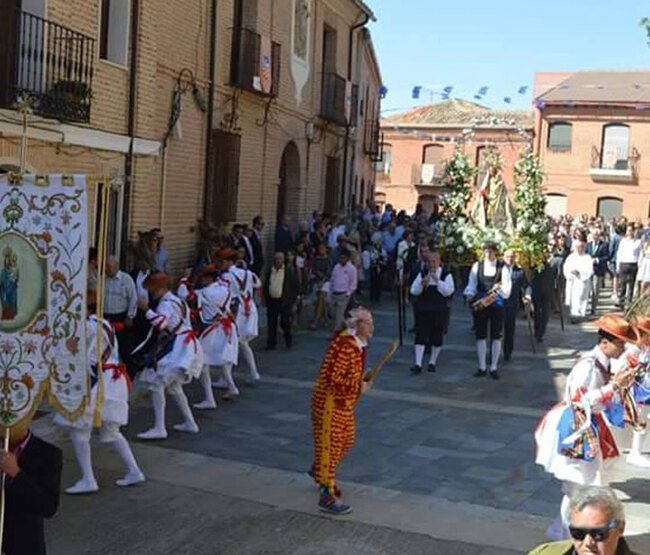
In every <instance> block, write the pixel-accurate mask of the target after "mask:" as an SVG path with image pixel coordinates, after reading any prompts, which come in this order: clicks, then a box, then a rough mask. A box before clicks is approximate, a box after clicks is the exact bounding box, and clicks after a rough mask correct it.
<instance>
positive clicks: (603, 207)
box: [598, 197, 623, 220]
mask: <svg viewBox="0 0 650 555" xmlns="http://www.w3.org/2000/svg"><path fill="white" fill-rule="evenodd" d="M622 215H623V201H622V200H621V199H620V198H616V197H598V216H600V217H602V218H604V219H606V220H609V219H611V218H620V217H621V216H622Z"/></svg>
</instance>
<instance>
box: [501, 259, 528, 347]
mask: <svg viewBox="0 0 650 555" xmlns="http://www.w3.org/2000/svg"><path fill="white" fill-rule="evenodd" d="M503 262H504V264H505V266H504V271H506V272H510V280H511V281H512V289H511V290H510V297H508V298H507V299H506V301H505V315H504V320H503V360H510V359H511V358H512V351H513V349H514V345H515V328H516V324H517V315H518V314H519V309H520V308H521V300H522V296H523V294H524V292H525V289H526V274H525V273H524V271H523V270H522V269H521V268H520V267H519V266H517V265H516V264H515V253H514V251H512V250H507V251H506V252H504V253H503Z"/></svg>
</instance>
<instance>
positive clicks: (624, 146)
mask: <svg viewBox="0 0 650 555" xmlns="http://www.w3.org/2000/svg"><path fill="white" fill-rule="evenodd" d="M629 154H630V128H629V127H628V126H627V125H623V124H622V123H610V124H608V125H606V126H605V127H603V148H602V151H601V158H600V167H601V168H603V169H607V170H627V169H628V167H629V165H628V158H629Z"/></svg>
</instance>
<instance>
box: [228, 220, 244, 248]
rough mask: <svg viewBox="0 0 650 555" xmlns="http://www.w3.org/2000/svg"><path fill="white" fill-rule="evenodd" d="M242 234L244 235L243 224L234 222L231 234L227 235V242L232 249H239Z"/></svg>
mask: <svg viewBox="0 0 650 555" xmlns="http://www.w3.org/2000/svg"><path fill="white" fill-rule="evenodd" d="M242 235H244V226H243V225H241V224H234V225H233V226H232V232H231V234H230V235H228V237H226V244H227V245H228V246H229V247H230V248H231V249H234V250H237V249H239V248H240V247H241V246H242V244H241V243H242Z"/></svg>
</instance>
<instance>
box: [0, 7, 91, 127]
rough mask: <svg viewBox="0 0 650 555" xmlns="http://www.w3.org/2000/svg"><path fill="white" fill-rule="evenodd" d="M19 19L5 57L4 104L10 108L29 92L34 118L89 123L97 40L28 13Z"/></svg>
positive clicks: (0, 90)
mask: <svg viewBox="0 0 650 555" xmlns="http://www.w3.org/2000/svg"><path fill="white" fill-rule="evenodd" d="M14 17H15V19H14V21H13V22H11V21H10V22H9V23H7V31H6V35H5V39H4V45H3V46H4V47H5V48H4V50H5V52H0V57H2V61H1V62H0V66H6V67H4V68H2V67H0V70H3V71H2V73H3V75H2V77H0V102H2V104H4V105H5V106H9V107H11V106H12V104H13V103H14V102H15V100H16V99H17V98H18V97H19V96H21V95H23V94H25V93H27V94H29V95H30V97H31V99H32V108H33V110H34V112H35V113H38V114H40V115H42V116H45V117H53V118H57V119H61V120H66V121H78V122H88V121H89V120H90V106H91V101H92V78H93V71H94V60H95V39H93V38H91V37H89V36H86V35H84V34H82V33H79V32H77V31H73V30H72V29H69V28H68V27H64V26H63V25H59V24H58V23H53V22H52V21H48V20H46V19H43V18H41V17H38V16H35V15H32V14H30V13H27V12H23V11H18V12H16V13H15V15H14ZM12 23H13V25H12Z"/></svg>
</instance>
